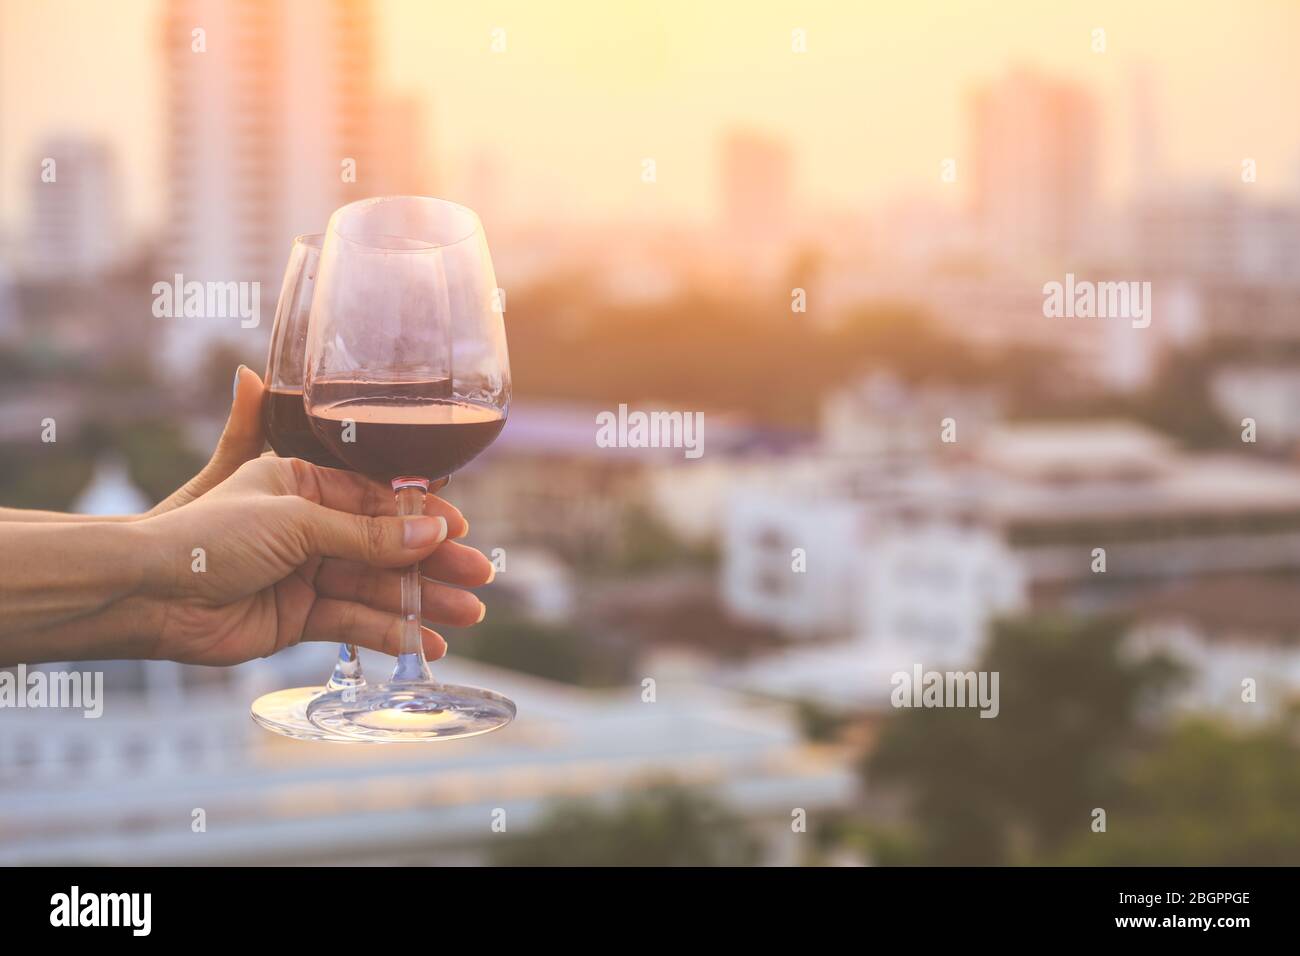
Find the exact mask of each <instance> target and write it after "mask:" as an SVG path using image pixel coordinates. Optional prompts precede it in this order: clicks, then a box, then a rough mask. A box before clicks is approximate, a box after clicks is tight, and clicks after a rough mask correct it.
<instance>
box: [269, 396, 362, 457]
mask: <svg viewBox="0 0 1300 956" xmlns="http://www.w3.org/2000/svg"><path fill="white" fill-rule="evenodd" d="M262 427H263V428H264V429H265V430H266V438H267V441H269V442H270V443H271V447H272V448H274V449H275V453H276V454H277V455H279V456H280V457H281V458H301V459H303V460H304V461H309V462H311V463H312V464H313V465H324V466H325V467H326V468H347V465H345V464H343V462H341V461H340V460H339V459H337V458H335V457H334V456H333V455H332V454H330V452H329V449H327V448H326V447H325V446H324V445H322V444H321V441H320V439H319V438H317V437H316V435H315V433H314V432H313V431H312V430H311V422H309V421H308V420H307V410H306V409H305V408H303V407H302V392H300V391H294V392H290V391H282V390H280V389H274V388H273V389H270V390H269V391H267V393H266V397H265V398H264V399H263V401H262Z"/></svg>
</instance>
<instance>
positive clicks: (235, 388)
mask: <svg viewBox="0 0 1300 956" xmlns="http://www.w3.org/2000/svg"><path fill="white" fill-rule="evenodd" d="M243 371H244V366H243V365H240V366H239V368H237V369H235V384H234V385H232V386H231V388H230V400H231V401H232V402H233V401H234V400H235V399H237V398H238V397H239V375H240V373H241V372H243Z"/></svg>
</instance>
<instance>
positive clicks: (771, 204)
mask: <svg viewBox="0 0 1300 956" xmlns="http://www.w3.org/2000/svg"><path fill="white" fill-rule="evenodd" d="M721 173H722V183H721V187H722V189H721V192H722V217H723V225H724V227H725V228H726V229H727V230H728V232H730V233H731V234H732V235H734V236H736V237H743V238H748V239H761V238H768V239H771V238H782V237H784V234H785V232H786V230H787V228H788V227H789V217H790V203H791V190H792V185H793V162H792V161H791V157H790V150H789V149H788V148H787V147H786V145H785V144H784V143H782V142H781V141H780V140H776V139H773V138H771V137H768V136H764V135H761V134H758V133H752V132H733V133H732V134H731V135H729V136H728V137H727V139H726V141H725V142H724V143H723V147H722V170H721Z"/></svg>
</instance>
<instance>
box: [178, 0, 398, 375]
mask: <svg viewBox="0 0 1300 956" xmlns="http://www.w3.org/2000/svg"><path fill="white" fill-rule="evenodd" d="M373 21H374V17H373V10H372V3H371V0H174V2H171V3H168V4H166V5H165V7H164V12H163V24H162V26H163V29H162V33H163V46H164V56H165V68H164V69H165V84H164V86H165V89H166V96H167V103H166V122H167V124H168V137H167V149H168V156H167V175H168V177H169V180H170V182H169V186H170V211H169V222H168V226H169V228H168V231H167V234H166V235H165V237H164V241H163V244H162V248H161V250H160V265H161V270H160V271H161V272H162V274H161V275H160V276H159V278H160V279H161V280H164V281H171V280H172V277H173V275H174V274H176V273H179V274H182V275H183V276H184V278H185V281H187V282H189V281H199V282H204V283H209V282H211V283H229V282H254V281H256V282H260V283H261V289H262V294H263V302H264V303H267V304H269V305H270V306H273V304H274V301H275V295H276V293H277V292H278V291H279V286H280V275H281V271H282V270H283V267H284V261H285V258H286V257H287V255H288V250H289V245H290V243H291V241H292V239H293V237H294V236H295V235H297V234H299V233H311V232H320V231H322V230H323V229H324V228H325V223H326V221H327V219H328V217H329V214H330V213H331V212H332V211H333V210H334V209H335V208H337V207H338V206H340V205H341V204H343V203H345V202H348V201H351V200H352V199H359V198H363V197H365V196H367V195H372V194H373V190H370V189H368V188H367V185H366V184H367V181H368V179H370V178H372V177H373V176H374V175H375V173H376V172H377V169H376V168H375V167H374V164H375V163H376V162H377V159H376V156H377V155H379V156H382V153H381V152H380V153H378V154H377V153H376V151H375V147H376V143H375V142H374V138H373V136H372V135H371V134H372V128H371V127H372V107H373V105H374V103H375V92H374V72H375V69H374V52H373V48H374V39H373V33H374V23H373ZM262 312H263V317H264V318H263V320H262V322H261V324H260V326H259V327H258V328H256V329H245V328H241V323H240V322H239V321H238V320H232V319H229V318H216V317H211V316H208V317H205V318H184V319H171V320H169V321H170V323H171V324H170V326H169V329H168V335H167V342H166V361H167V362H168V364H169V367H170V369H171V370H172V371H179V372H185V371H188V370H192V369H194V368H196V367H198V365H199V364H200V363H201V361H202V359H203V355H204V353H205V352H206V350H207V348H208V347H209V346H211V345H212V344H213V343H215V342H221V341H225V342H228V343H232V344H237V345H238V346H239V347H240V348H242V349H245V350H248V351H251V347H252V345H254V344H257V343H260V342H264V341H265V336H266V334H267V333H269V327H270V324H271V313H270V308H269V307H268V308H264V309H263V310H262Z"/></svg>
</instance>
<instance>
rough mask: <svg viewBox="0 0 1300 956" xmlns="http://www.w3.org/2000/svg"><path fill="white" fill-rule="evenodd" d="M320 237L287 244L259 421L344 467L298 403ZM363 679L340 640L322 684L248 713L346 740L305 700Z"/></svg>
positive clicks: (316, 460) (319, 458)
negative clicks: (310, 714) (315, 718)
mask: <svg viewBox="0 0 1300 956" xmlns="http://www.w3.org/2000/svg"><path fill="white" fill-rule="evenodd" d="M324 238H325V237H324V236H323V235H310V236H298V237H297V238H296V239H294V241H293V245H292V247H290V249H289V264H288V265H287V266H286V267H285V270H284V283H283V284H282V285H281V287H280V298H279V300H278V301H277V303H276V307H275V322H274V324H273V325H272V326H271V346H270V348H269V349H268V351H267V356H266V388H267V390H266V395H265V397H264V398H263V401H262V427H263V430H264V431H265V432H266V438H267V441H268V442H269V443H270V445H271V448H272V449H274V450H275V453H276V454H277V455H279V456H280V457H281V458H302V459H304V460H306V461H309V462H311V463H312V464H316V465H324V466H326V467H329V468H346V467H347V465H345V464H344V463H343V462H342V461H340V460H339V459H338V458H336V457H335V456H334V455H333V454H332V453H331V452H330V450H329V449H328V448H326V447H325V446H324V445H323V444H322V443H321V441H320V439H319V438H317V437H316V434H315V432H313V431H312V429H311V425H310V423H309V422H308V421H307V411H306V409H305V408H304V407H303V403H302V368H303V356H304V351H305V349H306V345H307V328H308V325H309V323H310V320H311V300H312V293H313V292H314V291H315V285H316V271H317V269H318V268H319V267H320V252H321V246H322V245H323V242H324ZM364 684H365V677H364V676H363V675H362V673H361V660H360V658H359V657H358V656H357V648H356V645H355V644H340V645H339V653H338V658H337V660H336V661H335V663H334V672H333V673H332V674H330V679H329V681H328V682H327V683H326V684H325V685H324V686H323V687H322V686H320V685H317V686H314V687H291V688H288V689H287V690H278V691H273V692H271V693H269V694H263V695H262V696H261V697H259V698H257V700H255V701H253V705H252V708H251V713H252V717H253V719H254V720H255V721H257V722H258V723H259V724H261V725H262V726H263V727H265V728H266V729H267V730H272V731H274V732H275V733H277V734H282V735H284V736H286V737H296V738H298V739H300V740H348V739H350V738H347V737H343V736H341V735H338V734H331V733H329V732H328V731H325V730H322V729H321V728H320V727H317V726H316V725H315V724H313V723H311V721H309V720H308V719H307V705H308V704H310V703H311V702H312V701H313V700H315V699H316V698H317V697H319V696H320V695H321V694H323V693H327V692H329V691H336V690H337V691H341V690H345V689H349V688H352V689H355V688H358V687H361V686H362V685H364Z"/></svg>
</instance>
